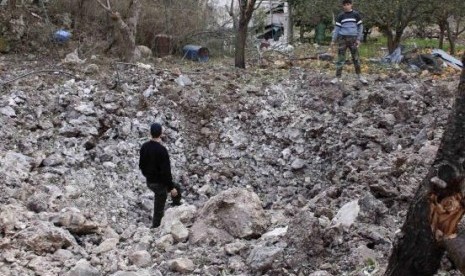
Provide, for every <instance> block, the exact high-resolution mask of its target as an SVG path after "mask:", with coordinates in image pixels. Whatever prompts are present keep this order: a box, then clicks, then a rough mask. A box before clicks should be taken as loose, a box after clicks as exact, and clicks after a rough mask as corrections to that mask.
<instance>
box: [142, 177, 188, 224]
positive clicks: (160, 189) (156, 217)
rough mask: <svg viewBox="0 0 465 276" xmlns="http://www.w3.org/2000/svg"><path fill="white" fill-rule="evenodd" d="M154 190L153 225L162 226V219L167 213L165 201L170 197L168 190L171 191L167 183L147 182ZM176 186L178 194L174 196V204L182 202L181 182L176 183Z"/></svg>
mask: <svg viewBox="0 0 465 276" xmlns="http://www.w3.org/2000/svg"><path fill="white" fill-rule="evenodd" d="M147 186H148V187H149V189H150V190H152V192H154V193H155V198H154V200H153V219H152V227H158V226H160V222H161V219H162V218H163V215H164V213H165V203H166V199H167V197H168V192H170V191H169V190H168V189H167V188H166V186H165V185H163V184H161V183H147ZM174 188H175V189H176V190H177V191H178V195H177V196H175V197H173V198H172V201H173V203H172V204H173V205H180V204H181V192H182V190H181V187H180V186H179V184H176V183H175V184H174Z"/></svg>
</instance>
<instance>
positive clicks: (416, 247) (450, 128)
mask: <svg viewBox="0 0 465 276" xmlns="http://www.w3.org/2000/svg"><path fill="white" fill-rule="evenodd" d="M462 61H463V62H465V55H464V57H463V58H462ZM464 172H465V71H463V70H462V74H461V76H460V84H459V88H458V91H457V96H456V98H455V104H454V106H453V109H452V111H451V113H450V115H449V121H448V123H447V126H446V129H445V131H444V136H443V137H442V141H441V145H440V147H439V149H438V152H437V155H436V159H435V161H434V163H433V165H432V166H431V168H430V170H429V172H428V174H427V176H426V177H425V179H424V180H423V181H422V183H421V185H420V187H419V188H418V190H417V192H416V194H415V198H414V199H413V201H412V203H411V205H410V208H409V211H408V214H407V218H406V220H405V222H404V225H403V226H402V229H401V230H402V231H401V233H400V235H399V237H398V240H397V241H396V244H394V248H393V250H392V252H391V257H390V259H389V264H388V268H387V270H386V274H385V275H387V276H415V275H422V276H429V275H433V274H435V273H436V271H437V270H438V268H439V266H440V262H441V258H442V256H443V255H444V252H445V251H446V250H448V253H449V255H450V256H451V258H452V259H453V260H454V261H455V262H458V263H456V265H457V267H459V268H460V269H462V272H463V266H464V265H463V263H464V260H463V259H464V254H463V251H464V249H463V247H460V246H457V245H456V244H457V243H458V242H461V244H463V239H464V238H462V237H456V231H457V224H458V223H459V222H460V220H461V219H462V217H463V214H464V210H465V200H464V198H463V191H462V190H463V189H464V185H465V181H464V179H465V173H464Z"/></svg>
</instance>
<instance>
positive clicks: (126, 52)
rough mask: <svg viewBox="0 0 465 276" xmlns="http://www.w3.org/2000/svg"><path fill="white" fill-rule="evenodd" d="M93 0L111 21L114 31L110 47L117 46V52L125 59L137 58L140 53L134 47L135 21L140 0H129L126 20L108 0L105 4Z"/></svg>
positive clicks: (98, 0) (138, 14)
mask: <svg viewBox="0 0 465 276" xmlns="http://www.w3.org/2000/svg"><path fill="white" fill-rule="evenodd" d="M95 1H97V3H98V4H99V5H100V6H101V7H102V8H103V9H104V10H105V11H107V13H108V14H109V15H110V17H111V19H112V21H113V25H114V30H115V33H114V40H113V42H112V43H111V46H110V47H111V48H113V47H115V48H117V52H118V54H119V55H120V57H121V58H122V59H123V60H125V61H132V60H134V59H137V57H138V56H139V55H140V53H139V51H138V48H137V47H136V30H137V22H138V21H139V16H140V11H141V8H142V5H141V2H140V0H131V1H130V2H129V12H128V18H127V20H126V21H124V20H123V18H122V16H121V14H120V13H119V12H117V11H114V10H112V8H111V5H110V1H109V0H106V4H104V3H102V2H101V0H95Z"/></svg>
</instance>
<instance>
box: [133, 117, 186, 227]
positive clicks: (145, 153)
mask: <svg viewBox="0 0 465 276" xmlns="http://www.w3.org/2000/svg"><path fill="white" fill-rule="evenodd" d="M150 134H151V135H152V139H151V140H149V141H147V142H145V143H144V144H143V145H142V147H141V149H140V159H139V168H140V170H141V171H142V174H143V175H144V176H145V178H146V179H147V186H148V187H149V189H150V190H152V191H153V192H154V193H155V199H154V204H153V205H154V209H153V221H152V227H153V228H155V227H158V226H160V222H161V219H162V217H163V214H164V210H165V202H166V198H167V197H168V192H170V194H171V198H172V199H173V205H180V204H181V189H180V187H179V185H176V184H174V183H173V177H172V175H171V165H170V156H169V154H168V151H167V150H166V148H165V147H164V146H163V145H162V144H161V135H162V127H161V125H160V124H158V123H154V124H152V125H151V126H150Z"/></svg>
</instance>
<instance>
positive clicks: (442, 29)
mask: <svg viewBox="0 0 465 276" xmlns="http://www.w3.org/2000/svg"><path fill="white" fill-rule="evenodd" d="M445 23H446V24H447V21H446V22H443V21H440V22H439V24H438V26H439V38H438V40H439V45H438V48H439V49H443V48H444V33H445V31H446V27H445Z"/></svg>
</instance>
